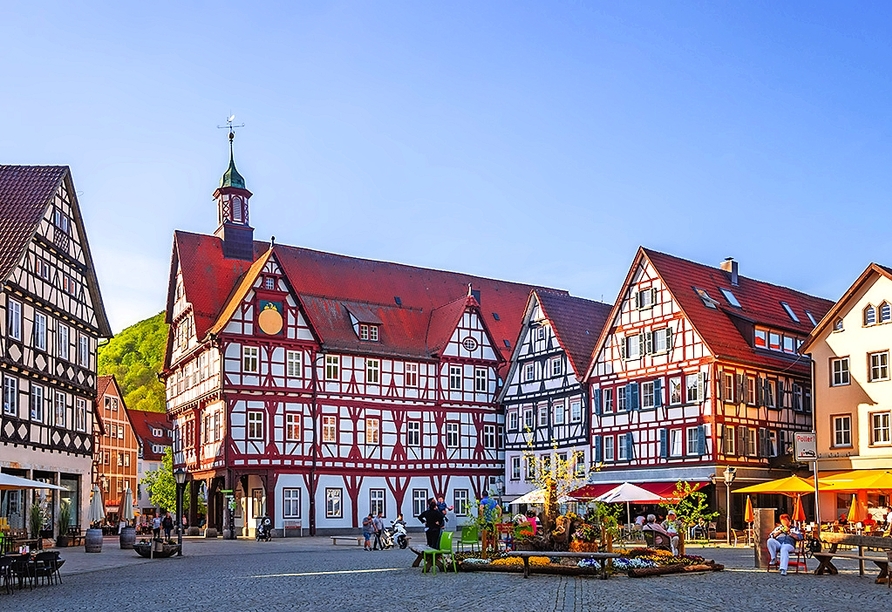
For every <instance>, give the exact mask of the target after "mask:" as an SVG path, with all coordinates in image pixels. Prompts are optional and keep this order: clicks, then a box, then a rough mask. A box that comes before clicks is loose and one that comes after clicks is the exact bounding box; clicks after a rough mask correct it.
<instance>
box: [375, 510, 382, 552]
mask: <svg viewBox="0 0 892 612" xmlns="http://www.w3.org/2000/svg"><path fill="white" fill-rule="evenodd" d="M372 526H373V527H374V528H375V545H374V546H372V549H373V550H384V543H383V542H382V541H381V536H383V535H384V513H383V512H378V515H377V516H376V517H375V518H374V519H372Z"/></svg>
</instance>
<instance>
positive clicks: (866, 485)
mask: <svg viewBox="0 0 892 612" xmlns="http://www.w3.org/2000/svg"><path fill="white" fill-rule="evenodd" d="M839 486H842V485H841V484H840V485H839ZM845 486H848V487H851V490H853V491H892V472H888V471H884V472H874V473H870V474H864V475H862V476H860V477H858V476H856V477H855V478H854V479H853V480H852V481H850V482H849V483H848V484H847V485H845Z"/></svg>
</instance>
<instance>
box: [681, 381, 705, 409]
mask: <svg viewBox="0 0 892 612" xmlns="http://www.w3.org/2000/svg"><path fill="white" fill-rule="evenodd" d="M684 381H685V388H684V398H685V403H687V404H694V403H697V402H700V401H702V398H701V397H700V394H699V392H698V391H699V384H700V376H699V375H698V374H688V375H686V376H685V379H684Z"/></svg>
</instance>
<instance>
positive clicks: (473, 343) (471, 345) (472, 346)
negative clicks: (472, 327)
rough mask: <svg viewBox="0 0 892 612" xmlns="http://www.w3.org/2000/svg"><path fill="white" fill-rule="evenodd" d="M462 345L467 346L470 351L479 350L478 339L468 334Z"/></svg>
mask: <svg viewBox="0 0 892 612" xmlns="http://www.w3.org/2000/svg"><path fill="white" fill-rule="evenodd" d="M461 345H462V346H463V347H465V350H466V351H468V352H473V351H476V350H477V340H475V339H474V338H472V337H471V336H468V337H467V338H465V339H464V340H462V341H461Z"/></svg>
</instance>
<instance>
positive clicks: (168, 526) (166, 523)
mask: <svg viewBox="0 0 892 612" xmlns="http://www.w3.org/2000/svg"><path fill="white" fill-rule="evenodd" d="M161 526H162V527H163V528H164V538H165V539H166V540H169V539H170V532H171V531H173V517H172V516H171V515H170V512H168V513H167V514H165V515H164V518H163V519H162V520H161Z"/></svg>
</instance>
